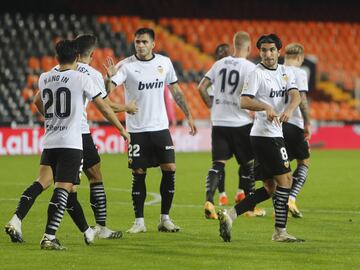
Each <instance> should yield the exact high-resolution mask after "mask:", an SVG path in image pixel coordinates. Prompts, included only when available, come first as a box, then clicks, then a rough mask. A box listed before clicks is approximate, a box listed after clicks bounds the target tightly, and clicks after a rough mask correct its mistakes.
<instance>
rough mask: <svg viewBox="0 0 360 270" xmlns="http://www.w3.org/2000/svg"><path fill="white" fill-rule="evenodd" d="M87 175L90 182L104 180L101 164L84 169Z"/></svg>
mask: <svg viewBox="0 0 360 270" xmlns="http://www.w3.org/2000/svg"><path fill="white" fill-rule="evenodd" d="M84 172H85V174H86V177H87V178H88V180H89V182H90V184H94V183H100V182H102V174H101V170H100V166H99V165H98V164H96V165H95V166H93V167H91V168H88V169H86V170H84Z"/></svg>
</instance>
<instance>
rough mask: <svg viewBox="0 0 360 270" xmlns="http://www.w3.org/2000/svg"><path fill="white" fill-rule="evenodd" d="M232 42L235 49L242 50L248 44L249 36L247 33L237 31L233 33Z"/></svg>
mask: <svg viewBox="0 0 360 270" xmlns="http://www.w3.org/2000/svg"><path fill="white" fill-rule="evenodd" d="M233 42H234V47H235V48H236V49H242V48H244V47H245V46H247V45H248V44H249V42H250V35H249V34H248V33H247V32H244V31H239V32H237V33H235V35H234V38H233Z"/></svg>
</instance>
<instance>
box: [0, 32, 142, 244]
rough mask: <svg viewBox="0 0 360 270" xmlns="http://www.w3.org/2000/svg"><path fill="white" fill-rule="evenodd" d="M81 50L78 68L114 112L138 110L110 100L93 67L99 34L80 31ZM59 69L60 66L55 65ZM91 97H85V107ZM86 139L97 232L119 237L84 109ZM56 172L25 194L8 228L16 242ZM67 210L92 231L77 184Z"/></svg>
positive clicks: (85, 161)
mask: <svg viewBox="0 0 360 270" xmlns="http://www.w3.org/2000/svg"><path fill="white" fill-rule="evenodd" d="M75 42H76V43H77V48H78V50H79V54H80V55H79V58H78V62H77V70H78V71H80V72H82V73H84V74H86V75H88V76H89V77H90V78H91V79H92V80H93V82H94V84H95V86H96V87H97V88H98V90H99V91H100V93H101V97H102V98H103V99H104V101H105V102H106V103H108V104H109V105H110V107H111V108H112V109H113V110H114V112H121V111H127V112H128V113H131V114H133V113H135V112H136V111H137V107H136V104H135V103H134V102H130V103H129V104H128V105H121V104H116V103H113V102H111V101H110V99H109V98H108V95H107V93H106V90H105V85H104V80H103V78H102V75H101V73H100V72H98V71H97V70H95V69H94V68H92V67H91V66H90V65H89V63H90V62H91V60H92V55H93V51H94V49H95V48H96V45H97V38H96V37H95V36H93V35H80V36H78V37H77V38H76V39H75ZM54 69H55V70H58V69H59V66H56V67H55V68H54ZM88 102H89V100H86V101H85V108H86V106H87V104H88ZM38 109H39V111H40V112H41V113H42V114H44V112H43V108H42V106H38ZM81 130H82V143H83V167H82V168H83V171H84V172H85V174H86V176H87V177H88V179H89V183H90V203H91V207H92V210H93V212H94V216H95V220H96V226H95V230H96V234H97V236H98V237H99V238H106V239H115V238H120V237H121V236H122V232H121V231H112V230H110V229H108V228H107V227H106V194H105V190H104V186H103V184H102V174H101V170H100V156H99V154H98V152H97V149H96V146H95V145H94V142H93V139H92V137H91V134H90V129H89V125H88V123H87V113H86V110H84V112H83V116H82V123H81ZM52 176H53V175H52V174H51V173H50V174H42V175H41V177H39V178H38V179H37V181H35V182H34V183H33V184H31V185H30V186H29V187H28V188H27V189H26V190H25V191H24V192H23V194H22V196H21V198H20V201H19V203H18V207H17V209H16V212H15V214H14V215H13V217H12V218H11V220H10V221H9V222H8V224H7V225H6V226H5V232H6V233H7V234H9V236H10V239H11V241H12V242H20V243H21V242H24V240H23V236H22V229H21V225H22V220H23V219H24V218H25V217H26V215H27V213H28V212H29V210H30V209H31V207H32V205H33V203H34V202H35V200H36V198H37V197H38V196H39V195H40V194H41V193H42V191H44V190H45V189H47V188H48V187H49V186H50V185H51V184H52V182H53V177H52ZM66 210H67V211H68V213H69V214H70V216H71V218H72V219H73V221H74V223H75V224H76V225H77V227H78V228H79V230H80V231H81V232H82V233H85V232H87V234H89V233H92V232H91V230H88V228H89V225H88V223H87V222H86V219H85V216H84V213H83V210H82V207H81V205H80V204H79V202H78V199H77V192H76V186H74V187H73V189H72V191H71V193H70V194H69V197H68V204H67V207H66Z"/></svg>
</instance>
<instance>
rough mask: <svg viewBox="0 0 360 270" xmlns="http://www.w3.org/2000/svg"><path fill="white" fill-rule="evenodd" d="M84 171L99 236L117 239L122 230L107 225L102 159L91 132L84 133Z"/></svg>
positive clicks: (120, 235)
mask: <svg viewBox="0 0 360 270" xmlns="http://www.w3.org/2000/svg"><path fill="white" fill-rule="evenodd" d="M82 137H83V153H84V166H83V171H84V173H85V175H86V176H87V178H88V180H89V184H90V205H91V209H92V210H93V213H94V217H95V221H96V226H95V229H96V232H97V236H98V237H99V238H105V239H117V238H121V237H122V232H121V231H113V230H110V229H109V228H107V227H106V218H107V200H106V193H105V188H104V184H103V177H102V173H101V161H100V156H99V153H98V151H97V149H96V146H95V144H94V141H93V139H92V137H91V134H83V135H82Z"/></svg>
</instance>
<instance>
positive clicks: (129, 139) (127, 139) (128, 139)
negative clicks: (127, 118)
mask: <svg viewBox="0 0 360 270" xmlns="http://www.w3.org/2000/svg"><path fill="white" fill-rule="evenodd" d="M120 134H121V136H122V137H123V138H124V140H125V141H126V142H127V143H131V138H130V134H129V132H127V131H126V130H125V129H123V130H122V131H120Z"/></svg>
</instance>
